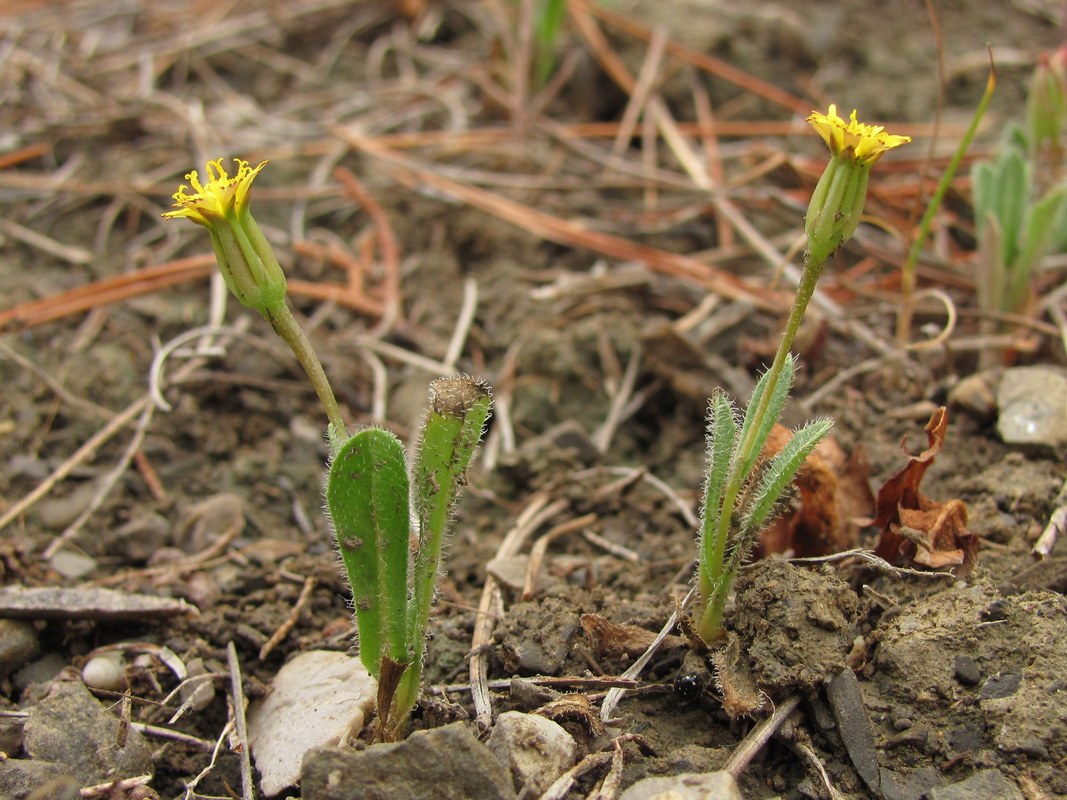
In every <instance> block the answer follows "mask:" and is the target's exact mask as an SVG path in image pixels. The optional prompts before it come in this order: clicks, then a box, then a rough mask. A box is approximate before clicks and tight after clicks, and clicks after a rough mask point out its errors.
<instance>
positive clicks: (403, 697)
mask: <svg viewBox="0 0 1067 800" xmlns="http://www.w3.org/2000/svg"><path fill="white" fill-rule="evenodd" d="M430 394H431V408H430V411H429V412H428V414H427V416H426V420H425V422H424V424H423V428H422V442H421V447H420V448H419V451H418V455H417V457H416V459H415V465H414V469H413V474H412V476H411V480H409V476H408V469H407V464H406V458H405V454H404V448H403V445H401V444H400V442H399V441H398V440H397V439H396V437H395V436H393V435H392V434H391V433H388V432H387V431H383V430H380V429H377V428H369V429H366V430H363V431H360V432H359V433H357V434H356V435H355V436H353V437H352V438H351V439H349V440H348V441H347V442H346V443H345V444H344V445H343V446H342V447H341V449H340V451H339V452H338V453H337V455H336V456H335V457H334V459H333V461H332V463H331V464H330V472H329V476H328V478H327V481H326V505H327V507H328V508H329V512H330V516H331V518H332V519H333V524H334V532H335V535H336V537H337V546H338V548H339V549H340V551H341V558H342V561H343V562H344V565H345V570H346V571H347V573H348V579H349V582H350V583H351V585H352V593H353V599H354V604H355V609H356V623H357V627H358V629H359V655H360V658H361V659H362V661H363V665H364V666H365V667H366V668H367V671H368V672H370V673H371V675H373V676H374V677H375V678H377V679H378V716H379V720H380V722H379V727H378V736H379V738H381V739H392V738H395V736H396V735H397V734H398V733H399V731H400V729H401V727H402V726H403V724H404V722H405V720H406V718H407V715H408V714H409V713H410V712H411V709H412V708H413V707H414V705H415V701H416V700H417V699H418V691H419V684H420V681H421V677H422V661H423V645H424V641H425V637H426V627H427V625H428V624H429V619H430V608H431V606H432V603H433V596H434V586H435V584H436V580H437V574H438V571H439V569H440V564H441V553H442V551H443V549H444V540H445V534H446V533H447V530H448V525H449V521H450V515H451V512H452V507H453V505H454V504H455V501H456V498H457V497H458V495H459V490H460V488H461V487H462V485H463V483H464V481H465V479H466V472H467V468H468V466H469V465H470V463H471V460H472V459H473V457H474V451H475V449H476V447H477V446H478V443H479V441H480V440H481V437H482V432H483V430H484V428H485V423H486V420H487V418H488V416H489V408H490V394H489V390H488V389H487V388H486V387H485V386H484V385H483V384H480V383H477V382H476V381H474V380H473V379H471V378H467V377H460V378H441V379H439V380H437V381H434V382H433V384H431V389H430ZM411 484H413V485H414V492H412V491H411V488H410V486H411ZM409 503H413V505H414V510H415V519H416V521H417V528H416V533H415V536H414V537H412V518H411V513H410V511H409ZM413 542H414V544H413Z"/></svg>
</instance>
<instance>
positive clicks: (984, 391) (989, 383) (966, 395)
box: [948, 370, 1000, 424]
mask: <svg viewBox="0 0 1067 800" xmlns="http://www.w3.org/2000/svg"><path fill="white" fill-rule="evenodd" d="M999 378H1000V372H999V370H985V371H983V372H976V373H974V374H973V375H968V376H967V377H965V378H961V379H960V381H959V382H958V383H957V384H956V385H955V386H953V387H952V388H951V389H949V392H948V402H949V405H951V406H952V407H953V408H959V409H962V410H963V411H964V412H965V413H967V414H968V415H970V416H971V417H973V418H974V419H976V420H977V421H978V422H981V423H982V424H985V423H988V422H992V421H993V418H994V417H995V416H996V414H997V395H996V391H995V388H996V385H997V380H998V379H999Z"/></svg>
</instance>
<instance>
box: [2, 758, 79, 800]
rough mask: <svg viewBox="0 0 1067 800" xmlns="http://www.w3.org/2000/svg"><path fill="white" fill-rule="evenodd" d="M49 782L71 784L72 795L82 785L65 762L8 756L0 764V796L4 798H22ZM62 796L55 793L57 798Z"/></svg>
mask: <svg viewBox="0 0 1067 800" xmlns="http://www.w3.org/2000/svg"><path fill="white" fill-rule="evenodd" d="M49 783H52V784H54V785H55V784H66V785H68V786H73V788H74V792H75V793H74V795H72V796H73V797H77V796H78V795H77V792H78V789H79V788H80V787H81V785H82V784H81V782H80V781H78V779H77V778H75V777H74V776H73V775H72V774H71V770H70V769H69V767H67V765H66V764H57V763H55V762H53V761H43V760H39V759H36V758H35V759H32V760H30V759H25V758H9V759H8V760H6V761H4V762H3V763H2V764H0V797H3V798H5V800H22V799H23V798H25V797H28V796H29V795H30V793H31V792H34V791H36V790H37V789H40V788H42V787H43V786H45V785H47V784H49ZM62 797H63V795H61V794H58V793H57V796H56V798H57V800H59V798H62Z"/></svg>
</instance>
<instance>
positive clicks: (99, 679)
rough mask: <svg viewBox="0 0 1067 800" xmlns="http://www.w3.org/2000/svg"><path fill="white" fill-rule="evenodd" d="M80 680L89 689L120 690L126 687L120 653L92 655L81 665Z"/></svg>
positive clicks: (124, 666)
mask: <svg viewBox="0 0 1067 800" xmlns="http://www.w3.org/2000/svg"><path fill="white" fill-rule="evenodd" d="M82 681H83V682H84V683H85V685H86V686H88V687H89V688H90V689H100V690H103V691H110V692H120V691H122V690H123V689H125V688H126V664H125V663H124V662H123V660H122V653H117V652H116V653H104V654H102V655H98V656H93V657H92V658H90V659H89V660H88V661H86V662H85V666H84V667H82Z"/></svg>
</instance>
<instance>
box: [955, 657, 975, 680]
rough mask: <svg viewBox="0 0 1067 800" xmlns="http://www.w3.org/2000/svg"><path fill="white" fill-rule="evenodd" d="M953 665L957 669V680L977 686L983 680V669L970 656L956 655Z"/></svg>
mask: <svg viewBox="0 0 1067 800" xmlns="http://www.w3.org/2000/svg"><path fill="white" fill-rule="evenodd" d="M953 665H954V667H955V670H956V680H958V681H959V682H960V683H962V684H963V685H964V686H977V685H978V682H979V681H980V680H982V671H981V670H980V669H978V664H977V663H976V662H975V660H974V659H973V658H971V657H970V656H956V659H955V661H954V662H953Z"/></svg>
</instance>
